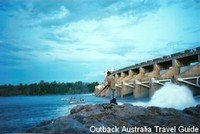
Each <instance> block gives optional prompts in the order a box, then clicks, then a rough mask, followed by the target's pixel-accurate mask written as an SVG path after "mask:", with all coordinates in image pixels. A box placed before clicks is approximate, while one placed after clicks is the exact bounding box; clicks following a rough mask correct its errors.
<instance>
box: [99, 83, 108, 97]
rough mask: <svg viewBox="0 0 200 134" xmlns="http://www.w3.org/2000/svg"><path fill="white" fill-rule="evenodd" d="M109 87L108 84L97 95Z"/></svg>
mask: <svg viewBox="0 0 200 134" xmlns="http://www.w3.org/2000/svg"><path fill="white" fill-rule="evenodd" d="M107 87H108V85H106V86H105V87H104V88H103V89H102V90H101V91H100V92H99V93H98V94H97V95H96V96H99V94H100V93H101V92H102V91H103V90H105V89H106V88H107Z"/></svg>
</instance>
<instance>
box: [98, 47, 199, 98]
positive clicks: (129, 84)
mask: <svg viewBox="0 0 200 134" xmlns="http://www.w3.org/2000/svg"><path fill="white" fill-rule="evenodd" d="M112 75H113V76H114V77H115V82H116V92H115V95H116V96H117V97H122V98H123V97H126V96H133V98H135V99H140V98H146V97H149V98H150V97H151V96H152V95H153V94H154V93H155V91H156V90H158V89H159V88H161V87H162V86H163V85H164V84H165V83H166V82H173V83H175V84H178V85H185V86H187V87H188V88H189V89H191V91H192V93H193V95H194V96H196V95H200V47H197V48H195V49H188V50H185V51H183V52H178V53H174V54H171V55H167V56H163V57H162V58H156V59H152V60H148V61H146V62H142V63H139V64H135V65H131V66H128V67H125V68H122V69H119V70H115V71H113V72H112ZM104 85H105V84H104V83H103V84H101V85H98V86H96V87H95V94H96V95H99V96H104V97H108V96H109V94H110V93H109V90H103V86H104Z"/></svg>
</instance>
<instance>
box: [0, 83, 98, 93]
mask: <svg viewBox="0 0 200 134" xmlns="http://www.w3.org/2000/svg"><path fill="white" fill-rule="evenodd" d="M96 85H98V82H92V83H84V82H81V81H78V82H67V83H57V82H56V81H54V82H51V83H49V82H44V81H43V80H41V81H40V83H33V84H29V85H28V84H19V85H10V84H9V85H0V96H15V95H49V94H79V93H91V92H94V88H95V86H96Z"/></svg>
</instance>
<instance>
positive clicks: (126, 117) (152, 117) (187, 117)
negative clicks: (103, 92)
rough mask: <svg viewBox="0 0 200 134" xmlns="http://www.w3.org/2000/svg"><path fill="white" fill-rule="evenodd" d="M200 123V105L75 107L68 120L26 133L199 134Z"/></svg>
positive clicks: (37, 127) (58, 119)
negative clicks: (113, 133)
mask: <svg viewBox="0 0 200 134" xmlns="http://www.w3.org/2000/svg"><path fill="white" fill-rule="evenodd" d="M199 120H200V105H197V106H195V107H189V108H185V109H184V110H176V109H173V108H159V107H142V106H133V105H131V104H124V105H114V104H96V105H78V106H76V107H74V108H72V109H71V111H70V114H69V115H68V116H62V117H59V118H57V119H53V120H49V121H44V122H42V123H40V124H39V125H37V126H35V127H33V128H31V129H29V130H27V131H26V132H31V133H90V131H96V132H98V131H99V132H112V130H113V131H115V132H116V131H118V130H119V132H122V130H124V131H123V132H157V130H158V129H159V132H167V131H169V132H180V131H185V132H189V131H198V132H200V130H199V128H200V122H199ZM155 126H162V127H163V128H156V127H155ZM184 126H185V127H184ZM189 126H190V127H189ZM192 126H194V128H192ZM195 127H196V128H195Z"/></svg>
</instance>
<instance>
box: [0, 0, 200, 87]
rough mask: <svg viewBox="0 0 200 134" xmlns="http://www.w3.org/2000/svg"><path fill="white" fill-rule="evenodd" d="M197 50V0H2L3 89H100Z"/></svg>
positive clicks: (0, 57)
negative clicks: (77, 84)
mask: <svg viewBox="0 0 200 134" xmlns="http://www.w3.org/2000/svg"><path fill="white" fill-rule="evenodd" d="M198 46H200V1H199V0H0V84H8V83H11V84H18V83H33V82H39V81H40V80H45V81H49V82H51V81H54V80H56V81H58V82H67V81H70V82H71V81H79V80H81V81H85V82H91V81H99V82H101V81H103V78H104V73H103V72H104V70H108V69H113V68H114V69H119V68H122V67H125V66H129V65H132V64H135V63H139V62H142V61H145V60H149V59H153V58H157V57H160V56H163V55H168V54H171V53H173V52H178V51H182V50H185V49H189V48H195V47H198Z"/></svg>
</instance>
